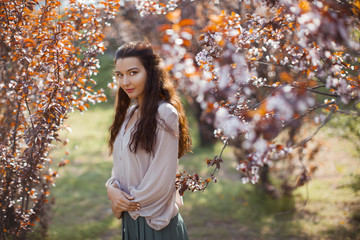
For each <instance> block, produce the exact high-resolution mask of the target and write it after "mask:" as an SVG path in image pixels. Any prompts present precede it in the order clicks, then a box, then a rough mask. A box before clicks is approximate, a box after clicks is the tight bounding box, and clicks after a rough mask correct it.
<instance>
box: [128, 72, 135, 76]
mask: <svg viewBox="0 0 360 240" xmlns="http://www.w3.org/2000/svg"><path fill="white" fill-rule="evenodd" d="M136 73H137V72H130V73H129V74H130V76H134V75H135V74H136Z"/></svg>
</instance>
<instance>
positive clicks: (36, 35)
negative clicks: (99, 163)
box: [0, 0, 119, 239]
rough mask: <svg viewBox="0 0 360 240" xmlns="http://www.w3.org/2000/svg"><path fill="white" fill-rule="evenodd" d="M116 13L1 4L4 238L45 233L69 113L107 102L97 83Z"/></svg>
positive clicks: (0, 223)
mask: <svg viewBox="0 0 360 240" xmlns="http://www.w3.org/2000/svg"><path fill="white" fill-rule="evenodd" d="M118 7H119V6H118V3H117V2H116V1H106V2H99V3H98V4H97V5H96V6H94V5H84V4H81V3H79V2H77V1H75V0H71V1H68V2H67V4H66V6H62V2H61V1H54V0H50V1H38V0H32V1H18V0H4V1H1V3H0V26H1V31H0V239H7V238H8V237H10V238H11V239H25V238H26V235H27V233H28V231H29V230H30V229H31V227H32V226H33V225H35V223H36V222H37V221H40V226H43V228H45V230H46V226H47V224H48V223H47V222H45V221H43V219H42V217H43V216H44V209H45V206H46V203H47V202H48V196H49V194H50V186H51V185H52V184H54V178H55V177H56V175H57V172H56V171H55V169H54V167H55V166H52V164H51V163H52V159H51V157H50V156H49V152H50V150H51V149H52V148H53V147H54V145H53V144H54V143H55V141H56V140H59V130H60V129H62V128H64V119H66V118H67V116H68V113H69V112H72V111H74V110H75V109H78V110H80V111H84V110H86V109H87V108H88V107H89V104H94V103H97V102H101V101H105V100H106V97H105V95H104V94H103V93H102V91H98V92H95V91H94V90H93V86H94V85H95V82H94V81H93V80H92V79H91V76H92V75H93V74H96V73H97V68H98V67H99V62H98V60H97V59H96V56H97V55H98V54H101V53H103V51H104V44H103V40H104V35H103V34H102V30H103V27H104V24H107V23H108V21H109V19H111V18H113V17H114V15H115V13H116V11H117V9H118ZM66 163H67V161H66V160H65V161H64V162H61V163H60V164H59V166H63V165H65V164H66ZM45 220H46V219H45Z"/></svg>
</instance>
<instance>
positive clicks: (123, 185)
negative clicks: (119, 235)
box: [106, 101, 182, 230]
mask: <svg viewBox="0 0 360 240" xmlns="http://www.w3.org/2000/svg"><path fill="white" fill-rule="evenodd" d="M134 107H135V106H131V107H130V108H129V110H128V111H127V114H126V117H125V120H124V122H123V124H122V126H121V129H120V131H119V134H118V135H117V137H116V139H115V142H114V148H113V169H112V174H111V178H110V179H109V180H108V181H107V182H106V186H107V187H108V186H109V184H110V183H116V184H117V185H118V186H119V187H120V189H121V190H122V191H124V192H126V193H128V194H130V195H131V196H133V197H134V200H133V201H135V202H139V203H140V205H141V208H140V210H137V211H130V212H129V214H130V216H131V217H132V218H133V219H134V220H136V219H137V218H138V217H139V216H141V217H145V219H146V222H147V224H148V225H149V226H150V227H152V228H153V229H155V230H161V229H162V228H164V227H166V226H167V225H168V224H169V222H170V220H171V218H172V217H174V216H175V215H176V214H177V213H178V212H179V206H181V205H182V199H181V197H180V195H179V194H178V192H177V191H176V189H175V178H176V171H177V164H178V146H179V138H178V135H179V134H178V132H179V127H178V126H179V119H178V114H177V111H176V109H175V107H173V106H172V105H171V104H169V103H166V102H164V101H162V102H160V105H159V107H158V117H159V121H158V122H159V124H158V129H157V136H156V143H155V148H154V152H153V154H150V153H147V152H146V151H145V150H144V149H141V148H138V150H137V152H136V153H134V152H131V151H130V149H129V143H130V139H131V132H132V131H133V128H134V126H135V125H136V124H132V125H131V126H128V129H127V130H126V131H125V126H126V125H127V123H128V121H129V119H130V117H131V113H132V112H133V110H134ZM164 123H165V124H164Z"/></svg>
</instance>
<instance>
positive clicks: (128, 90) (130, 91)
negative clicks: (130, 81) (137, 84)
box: [126, 88, 135, 93]
mask: <svg viewBox="0 0 360 240" xmlns="http://www.w3.org/2000/svg"><path fill="white" fill-rule="evenodd" d="M134 90H135V88H129V89H126V92H128V93H132V92H133V91H134Z"/></svg>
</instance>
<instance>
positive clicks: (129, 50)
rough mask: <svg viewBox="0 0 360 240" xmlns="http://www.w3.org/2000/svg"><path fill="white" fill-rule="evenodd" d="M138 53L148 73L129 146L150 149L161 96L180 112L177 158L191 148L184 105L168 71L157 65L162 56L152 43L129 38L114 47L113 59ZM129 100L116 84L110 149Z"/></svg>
mask: <svg viewBox="0 0 360 240" xmlns="http://www.w3.org/2000/svg"><path fill="white" fill-rule="evenodd" d="M126 57H137V58H138V59H139V60H140V61H141V63H142V64H143V66H144V68H145V69H146V73H147V80H146V83H145V89H144V100H143V103H144V104H143V106H142V107H141V114H140V119H139V121H137V123H136V127H135V131H133V132H132V135H131V140H130V144H129V148H130V150H131V151H134V152H136V150H137V149H138V147H141V148H143V149H145V151H146V152H148V153H153V150H154V145H155V139H156V131H157V127H158V118H157V114H154V113H157V110H158V106H159V101H161V100H164V101H166V102H168V103H170V104H171V105H173V106H174V107H175V108H176V110H177V112H178V116H179V153H178V157H179V158H180V157H181V156H183V155H184V154H185V153H186V152H188V151H190V148H191V138H190V135H189V128H188V124H187V120H186V116H185V111H184V107H183V105H182V104H181V101H180V98H179V96H178V95H177V93H176V91H175V87H174V85H173V84H172V82H171V79H170V78H169V76H168V74H167V72H166V71H165V70H164V69H163V68H162V67H161V66H160V63H161V58H160V56H159V55H158V54H157V53H156V52H155V51H154V49H153V48H152V47H151V45H149V44H146V43H143V42H130V43H127V44H124V45H123V46H121V47H120V48H118V49H117V51H116V53H115V59H114V62H115V64H116V61H117V60H118V59H121V58H126ZM130 103H131V100H130V98H129V97H128V95H127V94H126V93H125V91H124V90H123V89H122V88H120V87H119V89H118V91H117V95H116V100H115V117H114V121H113V123H112V124H111V126H110V128H109V131H110V137H109V142H108V144H109V148H110V152H111V153H112V151H113V147H114V141H115V138H116V136H117V135H118V133H119V130H120V128H121V126H122V124H123V122H124V120H125V116H126V113H127V110H128V108H129V106H130Z"/></svg>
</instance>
